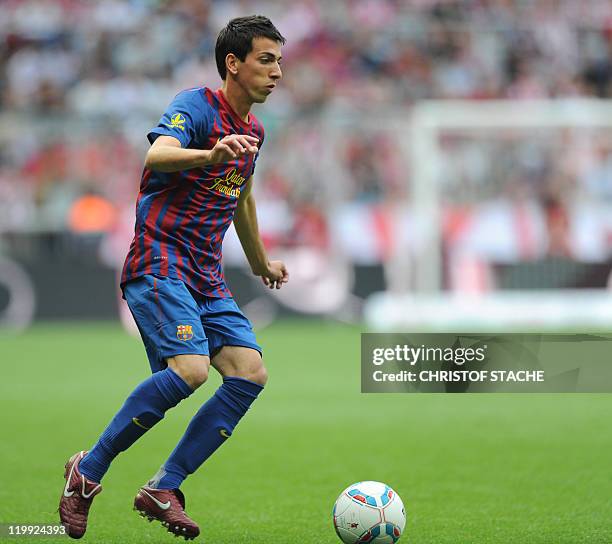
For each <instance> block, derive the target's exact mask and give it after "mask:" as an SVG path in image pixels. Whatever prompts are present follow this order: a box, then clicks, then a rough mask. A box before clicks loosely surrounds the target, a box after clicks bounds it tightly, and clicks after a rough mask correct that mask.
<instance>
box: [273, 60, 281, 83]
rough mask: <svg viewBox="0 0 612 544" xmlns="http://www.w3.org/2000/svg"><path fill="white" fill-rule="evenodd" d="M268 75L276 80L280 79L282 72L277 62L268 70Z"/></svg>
mask: <svg viewBox="0 0 612 544" xmlns="http://www.w3.org/2000/svg"><path fill="white" fill-rule="evenodd" d="M270 77H271V78H272V79H273V80H274V81H276V80H277V79H280V78H281V77H283V72H282V70H281V67H280V65H279V64H278V63H276V65H275V66H274V68H273V70H272V71H271V72H270Z"/></svg>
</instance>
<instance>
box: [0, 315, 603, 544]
mask: <svg viewBox="0 0 612 544" xmlns="http://www.w3.org/2000/svg"><path fill="white" fill-rule="evenodd" d="M359 332H360V331H359V329H358V328H353V327H346V326H341V325H336V324H330V323H326V322H318V321H317V322H310V321H288V322H282V323H279V324H277V325H274V326H272V327H270V328H268V329H266V330H263V331H261V332H260V333H259V334H258V338H259V340H260V343H261V344H262V345H263V346H264V350H265V359H266V363H267V366H268V369H269V371H270V376H271V379H270V382H269V384H268V387H267V389H266V391H265V393H264V394H263V396H262V397H261V398H260V399H259V400H258V401H257V403H256V404H255V406H254V408H253V410H252V411H251V412H250V413H249V414H248V416H247V417H246V418H245V420H244V421H243V422H242V423H241V424H240V425H239V427H238V428H237V429H236V432H235V434H234V436H233V437H232V439H231V440H230V441H228V443H227V444H225V445H224V446H223V448H222V449H221V450H219V452H218V453H217V454H216V455H215V456H213V458H211V459H210V460H209V461H208V462H207V463H206V464H205V465H204V466H203V467H202V468H201V469H200V471H199V472H198V473H197V474H195V475H194V476H192V477H191V478H189V479H188V480H187V481H186V482H185V484H184V485H183V490H184V492H185V494H186V497H187V511H188V513H189V514H190V515H191V516H192V517H193V518H194V519H195V520H197V521H198V522H199V523H200V526H201V528H202V533H203V534H202V535H201V536H200V538H199V539H198V540H196V542H198V541H201V542H209V543H215V544H240V543H248V544H257V543H261V544H264V543H265V544H275V543H278V544H288V543H299V544H309V543H312V544H325V543H329V544H333V543H336V542H339V541H338V540H337V537H336V535H335V533H334V530H333V528H332V524H331V509H332V505H333V503H334V500H335V498H336V496H337V495H338V493H339V492H340V491H341V490H342V489H343V488H344V487H345V486H347V485H348V484H350V483H353V482H355V481H359V480H364V479H371V480H381V481H384V482H386V483H388V484H389V485H391V486H392V487H394V488H395V489H396V491H397V492H398V493H399V494H400V495H401V497H402V498H403V500H404V503H405V505H406V511H407V515H408V523H407V528H406V531H405V536H404V537H402V539H401V542H402V543H406V544H407V543H410V542H412V543H432V544H433V543H435V544H443V543H449V544H450V543H452V544H456V543H479V544H480V543H513V542H516V543H521V544H523V543H525V544H536V543H542V544H550V543H572V544H576V543H581V542H589V543H605V542H612V480H611V477H610V474H611V470H610V469H611V468H612V462H611V459H612V453H611V452H612V432H611V422H612V395H586V394H582V395H578V394H577V395H533V394H532V395H528V394H522V395H519V394H514V395H509V394H508V395H498V394H489V395H406V394H404V395H402V394H395V395H363V394H361V393H360V392H359V345H360V344H359ZM0 358H1V361H2V380H1V391H0V393H1V395H0V402H1V403H2V404H1V411H2V447H1V449H0V451H1V456H0V467H1V473H2V479H1V482H2V485H0V522H2V523H9V522H12V523H51V522H55V521H56V520H57V514H56V513H55V510H56V508H57V502H58V498H59V495H60V493H61V489H62V486H63V478H62V472H63V465H64V462H65V461H66V459H67V458H68V457H69V456H70V455H71V454H72V453H74V452H75V451H76V450H79V449H85V448H88V447H90V446H91V445H92V443H93V442H95V440H96V438H97V436H98V434H99V433H100V432H101V431H102V429H103V428H104V426H105V425H106V423H107V422H108V421H109V419H110V418H111V417H112V415H113V414H114V412H115V411H116V410H117V409H118V407H119V406H120V405H121V403H122V402H123V400H124V399H125V397H126V395H127V394H128V393H129V392H130V391H131V390H132V389H133V387H134V386H135V385H136V384H137V383H138V382H139V381H141V380H142V379H144V378H145V377H146V376H147V373H148V363H147V362H146V359H145V354H144V349H143V348H142V346H141V344H140V341H139V340H138V339H135V338H130V337H128V336H127V335H126V334H124V333H123V332H122V330H121V329H120V328H119V326H118V325H112V324H109V325H100V324H63V325H47V326H37V327H35V328H33V329H32V330H31V331H29V332H28V333H26V334H23V335H20V336H14V337H13V336H2V337H0ZM218 384H219V378H218V376H213V377H212V378H211V380H210V381H209V383H208V384H207V385H206V386H204V388H202V389H200V390H199V391H198V392H197V393H196V394H194V395H193V396H192V397H191V398H189V399H188V400H187V401H184V402H183V403H181V405H180V406H179V407H177V408H176V409H174V410H172V411H171V412H169V413H168V414H167V415H166V418H165V420H164V421H162V422H161V423H160V424H159V425H158V426H157V427H155V429H153V430H152V431H151V432H149V433H147V434H146V435H145V436H144V437H143V438H142V439H141V440H140V441H139V442H137V443H136V444H135V445H134V446H133V447H132V448H131V449H130V450H129V451H128V452H125V453H123V454H121V455H120V456H119V457H118V458H117V460H116V461H115V463H114V464H113V466H112V467H111V470H110V472H109V473H108V474H107V476H106V478H105V479H104V482H103V486H104V491H103V493H102V494H101V495H100V496H99V497H98V498H96V500H95V502H94V504H93V507H92V512H91V516H90V523H89V528H88V532H87V535H86V536H85V537H84V541H85V542H96V543H97V542H103V543H128V544H130V543H140V542H159V543H163V542H175V540H174V538H173V537H172V535H170V534H168V533H166V532H165V530H164V529H163V528H162V527H161V526H159V524H149V523H146V522H145V521H144V520H142V519H141V518H140V517H138V515H137V514H136V513H135V512H133V511H132V500H133V497H134V494H135V492H136V490H137V489H138V487H139V486H140V485H141V484H142V483H144V482H145V481H146V480H147V479H148V477H149V476H150V475H152V474H153V473H154V472H155V471H156V470H157V469H158V467H159V466H160V464H161V463H162V462H163V461H164V459H165V458H166V457H167V455H168V454H169V452H170V451H171V450H172V448H173V447H174V445H175V443H176V442H177V440H178V439H179V437H180V436H181V434H182V431H183V430H184V428H185V426H186V425H187V423H188V421H189V418H190V417H191V415H192V414H193V413H194V412H195V411H196V410H197V408H198V407H199V405H200V404H201V403H202V402H203V401H204V400H205V399H206V398H207V397H208V396H209V395H210V394H211V393H212V392H213V391H214V389H215V388H216V386H217V385H218ZM12 540H14V541H16V542H26V541H29V540H31V541H32V542H41V543H42V542H57V541H58V540H57V539H50V538H36V539H27V538H17V539H12Z"/></svg>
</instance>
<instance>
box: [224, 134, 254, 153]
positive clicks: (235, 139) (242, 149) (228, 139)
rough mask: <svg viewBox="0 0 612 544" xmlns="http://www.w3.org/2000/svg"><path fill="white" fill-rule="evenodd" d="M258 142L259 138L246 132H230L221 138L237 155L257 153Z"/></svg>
mask: <svg viewBox="0 0 612 544" xmlns="http://www.w3.org/2000/svg"><path fill="white" fill-rule="evenodd" d="M258 142H259V139H258V138H255V137H254V136H249V135H246V134H229V135H228V136H225V137H224V138H222V139H221V143H223V144H225V145H227V146H229V147H230V148H231V149H232V151H233V152H234V153H235V154H236V155H244V154H246V153H250V154H255V153H257V151H258V148H257V143H258Z"/></svg>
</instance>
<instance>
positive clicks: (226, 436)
mask: <svg viewBox="0 0 612 544" xmlns="http://www.w3.org/2000/svg"><path fill="white" fill-rule="evenodd" d="M219 434H220V435H221V436H222V437H223V438H229V437H230V436H232V435H231V434H229V433H228V432H227V431H226V430H225V429H221V430H220V431H219Z"/></svg>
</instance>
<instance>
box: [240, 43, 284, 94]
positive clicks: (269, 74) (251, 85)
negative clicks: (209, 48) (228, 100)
mask: <svg viewBox="0 0 612 544" xmlns="http://www.w3.org/2000/svg"><path fill="white" fill-rule="evenodd" d="M280 49H281V45H280V43H278V42H276V41H274V40H271V39H269V38H254V39H253V49H252V50H251V52H250V53H249V54H248V55H247V56H246V58H245V59H244V62H242V61H240V60H239V59H235V62H236V64H235V70H236V73H235V74H234V75H235V79H236V82H237V83H238V84H239V85H240V86H241V87H242V88H243V89H244V90H245V91H246V93H247V94H248V96H249V98H250V99H251V100H252V101H253V102H257V103H261V102H265V101H266V98H268V96H269V95H270V93H272V91H273V90H274V87H276V83H277V82H278V80H279V79H280V78H281V77H283V73H282V72H281V68H280V61H281V58H282V57H281V50H280Z"/></svg>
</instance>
